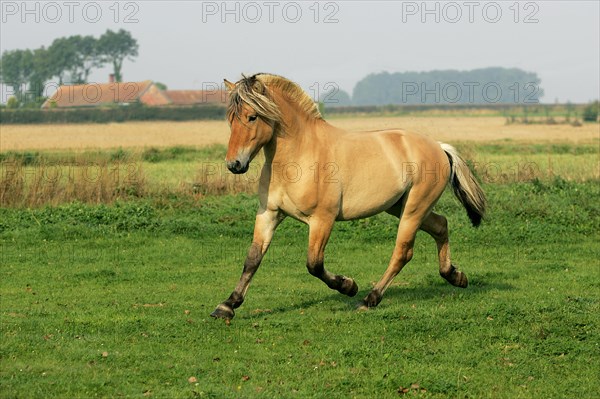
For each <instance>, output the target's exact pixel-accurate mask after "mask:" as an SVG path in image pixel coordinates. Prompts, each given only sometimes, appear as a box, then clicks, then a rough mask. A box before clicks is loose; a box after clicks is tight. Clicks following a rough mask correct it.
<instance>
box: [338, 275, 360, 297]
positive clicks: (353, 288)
mask: <svg viewBox="0 0 600 399" xmlns="http://www.w3.org/2000/svg"><path fill="white" fill-rule="evenodd" d="M340 292H341V293H342V294H344V295H348V296H349V297H353V296H354V295H356V294H357V293H358V284H356V282H355V281H354V280H353V279H351V278H347V277H346V278H345V279H344V282H343V283H342V288H340Z"/></svg>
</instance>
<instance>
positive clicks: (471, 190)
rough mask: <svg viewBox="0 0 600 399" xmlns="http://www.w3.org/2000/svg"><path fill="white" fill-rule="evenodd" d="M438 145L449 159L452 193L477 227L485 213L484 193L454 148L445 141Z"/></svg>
mask: <svg viewBox="0 0 600 399" xmlns="http://www.w3.org/2000/svg"><path fill="white" fill-rule="evenodd" d="M440 146H441V147H442V149H443V150H444V152H445V153H446V155H447V156H448V160H449V161H450V185H451V186H452V190H453V191H454V195H456V198H458V200H459V201H460V203H461V204H463V206H464V207H465V209H466V210H467V215H468V216H469V219H471V223H473V226H475V227H477V226H479V225H480V224H481V219H482V218H483V217H484V215H485V207H486V199H485V194H484V193H483V190H482V189H481V186H480V185H479V183H478V182H477V180H475V176H474V175H473V173H471V170H470V169H469V166H468V165H467V163H466V162H465V160H464V159H462V157H461V156H460V155H459V154H458V151H456V148H454V147H452V146H451V145H449V144H445V143H440Z"/></svg>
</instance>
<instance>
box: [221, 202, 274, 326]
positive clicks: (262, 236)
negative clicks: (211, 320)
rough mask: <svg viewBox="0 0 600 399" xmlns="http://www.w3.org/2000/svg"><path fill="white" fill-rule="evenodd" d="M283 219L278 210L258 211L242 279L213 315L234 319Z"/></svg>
mask: <svg viewBox="0 0 600 399" xmlns="http://www.w3.org/2000/svg"><path fill="white" fill-rule="evenodd" d="M283 219H284V216H283V215H282V214H281V213H280V212H278V211H270V210H264V209H261V210H259V211H258V213H257V215H256V222H255V223H254V238H253V240H252V245H251V246H250V249H249V250H248V255H247V256H246V261H245V262H244V270H243V272H242V276H241V277H240V281H239V282H238V284H237V286H236V287H235V289H234V290H233V292H232V293H231V295H230V296H229V298H227V300H225V302H222V303H221V304H219V306H217V308H216V309H215V310H214V311H213V312H212V313H211V314H210V315H211V316H212V317H217V318H223V319H232V318H233V316H235V312H234V309H236V308H238V307H239V306H240V305H241V304H242V302H244V297H245V296H246V291H248V286H249V285H250V281H251V280H252V277H253V276H254V273H256V270H258V266H260V262H261V260H262V258H263V256H264V255H265V253H266V252H267V249H268V248H269V245H270V244H271V239H272V238H273V233H274V232H275V229H276V228H277V226H278V225H279V223H281V221H282V220H283Z"/></svg>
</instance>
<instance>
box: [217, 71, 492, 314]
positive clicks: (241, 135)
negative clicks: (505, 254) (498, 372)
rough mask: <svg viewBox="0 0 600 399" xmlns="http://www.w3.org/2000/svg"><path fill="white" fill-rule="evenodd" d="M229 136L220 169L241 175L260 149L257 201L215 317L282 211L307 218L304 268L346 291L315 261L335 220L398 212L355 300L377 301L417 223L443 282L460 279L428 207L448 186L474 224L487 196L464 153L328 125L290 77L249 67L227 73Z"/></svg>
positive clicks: (408, 136) (227, 307) (234, 302)
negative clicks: (246, 71) (235, 274)
mask: <svg viewBox="0 0 600 399" xmlns="http://www.w3.org/2000/svg"><path fill="white" fill-rule="evenodd" d="M225 84H226V87H227V90H228V92H229V102H228V109H227V119H228V121H229V125H230V128H231V137H230V140H229V147H228V149H227V156H226V162H227V167H228V168H229V170H230V171H231V172H233V173H236V174H238V173H245V172H246V171H247V170H248V166H249V164H250V162H251V161H252V159H253V158H254V157H255V156H256V155H257V154H258V152H259V151H260V149H261V148H262V149H264V154H265V164H264V166H263V168H262V172H261V176H260V183H259V190H258V195H259V200H260V205H259V208H258V212H257V214H256V221H255V225H254V238H253V240H252V244H251V246H250V249H249V251H248V255H247V258H246V260H245V262H244V269H243V272H242V276H241V278H240V280H239V282H238V284H237V286H236V287H235V290H234V291H233V293H232V294H231V295H230V296H229V298H228V299H227V300H226V301H224V302H223V303H221V304H219V305H218V306H217V308H216V309H215V311H214V312H213V313H212V314H211V316H213V317H219V318H225V319H231V318H232V317H233V316H234V309H236V308H238V307H239V306H240V305H241V304H242V302H243V301H244V297H245V296H246V292H247V290H248V286H249V284H250V281H251V280H252V277H253V276H254V273H255V272H256V270H257V269H258V267H259V265H260V262H261V260H262V258H263V256H264V255H265V253H266V252H267V249H268V248H269V244H271V239H272V237H273V233H274V231H275V229H276V228H277V226H278V225H279V224H280V223H281V221H282V220H283V219H284V218H285V217H287V216H290V217H292V218H294V219H297V220H299V221H301V222H304V223H306V224H307V225H308V226H309V236H308V259H307V263H306V266H307V268H308V272H309V273H310V274H312V275H313V276H315V277H317V278H319V279H320V280H322V281H323V282H324V283H325V284H327V286H328V287H329V288H331V289H334V290H337V291H339V292H340V293H342V294H344V295H348V296H354V295H356V293H357V292H358V286H357V285H356V282H355V281H354V280H353V279H351V278H349V277H346V276H343V275H338V274H333V273H331V272H330V271H328V270H327V269H325V267H324V264H323V259H324V252H325V246H326V245H327V240H328V239H329V235H330V233H331V230H332V227H333V224H334V223H335V222H336V221H338V220H352V219H358V218H365V217H369V216H372V215H375V214H377V213H380V212H388V213H390V214H392V215H394V216H396V217H398V218H399V219H400V223H399V226H398V235H397V238H396V245H395V248H394V250H393V253H392V257H391V259H390V261H389V265H388V267H387V270H386V271H385V273H384V274H383V276H382V278H381V280H379V282H378V283H377V284H376V285H375V286H374V287H373V289H372V290H371V291H370V292H369V294H368V295H367V296H366V297H365V298H364V299H363V300H362V302H361V303H360V304H359V308H364V309H366V308H371V307H374V306H377V305H378V304H379V302H380V301H381V298H382V296H383V294H384V292H385V290H386V289H387V288H388V287H389V285H390V283H391V282H392V280H393V278H394V277H395V276H396V275H397V274H398V273H399V272H400V270H402V268H403V267H404V265H406V264H407V263H408V262H409V261H410V259H411V258H412V256H413V245H414V241H415V235H416V233H417V230H419V229H421V230H423V231H425V232H427V233H429V235H431V236H432V237H433V239H434V240H435V242H436V243H437V250H438V257H439V268H440V269H439V270H440V274H441V276H442V277H444V278H445V279H446V280H447V281H448V282H449V283H450V284H452V285H455V286H458V287H463V288H464V287H466V286H467V276H466V275H465V274H464V273H463V272H462V271H459V270H457V269H456V268H455V267H454V266H453V265H452V263H451V262H450V250H449V246H448V224H447V221H446V218H445V217H444V216H442V215H438V214H436V213H434V212H432V208H433V206H434V205H435V203H436V202H437V200H438V199H439V198H440V196H441V195H442V192H443V191H444V189H445V188H446V186H447V185H448V183H449V184H450V186H451V187H452V189H453V191H454V194H455V195H456V197H457V198H458V199H459V201H460V202H461V203H462V205H463V206H464V207H465V208H466V210H467V214H468V216H469V218H470V219H471V222H472V224H473V225H474V226H478V225H479V224H480V222H481V219H482V217H483V216H484V213H485V206H486V200H485V195H484V193H483V191H482V190H481V187H480V186H479V184H478V183H477V181H476V180H475V179H474V177H473V175H472V174H471V172H470V170H469V168H468V167H467V165H466V163H465V161H464V160H463V159H462V158H461V157H460V155H459V154H458V153H457V151H456V150H455V149H454V148H453V147H452V146H450V145H448V144H443V143H438V142H436V141H434V140H432V139H431V138H428V137H426V136H422V135H419V134H416V133H412V132H408V131H404V130H381V131H373V132H347V131H344V130H341V129H338V128H336V127H334V126H332V125H330V124H329V123H327V122H326V121H325V120H324V119H323V118H322V117H321V114H320V112H319V109H318V107H317V105H316V104H315V103H314V101H313V100H312V98H311V97H310V96H308V95H307V94H306V93H305V92H304V91H303V90H302V89H301V88H300V87H299V86H298V85H297V84H296V83H294V82H292V81H290V80H288V79H285V78H283V77H281V76H276V75H270V74H256V75H253V76H250V77H244V78H243V79H241V80H240V81H238V82H237V83H235V84H234V83H231V82H228V81H227V80H225Z"/></svg>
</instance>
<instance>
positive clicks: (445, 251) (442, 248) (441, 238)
mask: <svg viewBox="0 0 600 399" xmlns="http://www.w3.org/2000/svg"><path fill="white" fill-rule="evenodd" d="M421 230H423V231H425V232H427V233H428V234H429V235H430V236H432V237H433V239H434V240H435V243H436V244H437V248H438V257H439V260H440V275H441V276H442V277H443V278H445V279H446V280H447V281H448V282H449V283H450V284H452V285H455V286H457V287H462V288H466V287H467V285H468V284H469V282H468V280H467V276H466V275H465V274H464V273H463V272H461V271H459V270H457V269H456V267H454V266H453V265H452V263H451V262H450V244H449V242H448V221H447V220H446V218H445V217H444V216H442V215H438V214H436V213H433V212H431V213H430V214H429V216H427V217H426V218H425V220H423V223H422V224H421Z"/></svg>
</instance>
